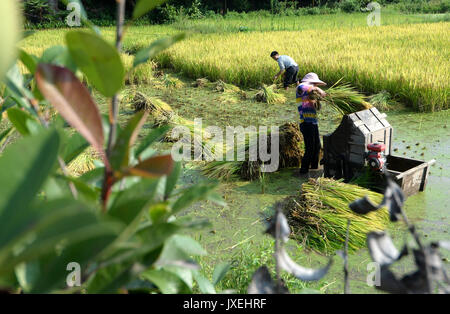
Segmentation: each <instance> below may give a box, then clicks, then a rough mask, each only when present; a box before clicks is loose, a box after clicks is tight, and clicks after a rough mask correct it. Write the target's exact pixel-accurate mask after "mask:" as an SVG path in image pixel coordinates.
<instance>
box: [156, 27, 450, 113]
mask: <svg viewBox="0 0 450 314" xmlns="http://www.w3.org/2000/svg"><path fill="white" fill-rule="evenodd" d="M449 26H450V23H447V22H442V23H433V24H414V25H390V26H381V27H372V28H369V27H361V28H353V29H351V30H349V29H345V28H344V29H332V30H321V31H320V32H319V31H316V30H308V31H303V32H265V33H259V32H251V33H231V34H207V35H194V36H192V37H191V38H189V39H187V40H184V41H182V42H180V43H178V44H176V45H175V46H174V47H173V48H171V49H169V50H167V51H166V52H164V53H162V54H161V55H159V56H158V58H157V59H158V61H159V62H160V63H161V65H162V66H170V67H172V68H175V69H176V70H180V71H183V73H185V74H187V75H189V76H191V77H193V78H199V77H207V78H208V79H209V80H212V81H216V80H219V79H221V80H223V81H225V82H227V83H232V84H235V85H238V86H241V87H258V86H261V84H262V83H266V84H269V83H271V80H272V75H273V74H274V73H276V72H277V70H278V67H277V64H276V62H274V61H273V60H272V59H271V58H270V57H269V54H270V52H271V51H272V50H274V49H276V50H278V51H279V52H280V53H282V54H287V55H290V56H292V57H293V58H294V59H295V60H296V61H297V63H299V67H300V76H302V75H304V74H306V73H308V72H316V73H317V74H318V75H319V76H320V77H321V79H322V80H324V81H325V82H327V83H328V85H332V84H333V83H335V82H337V81H338V80H339V79H341V78H342V77H344V80H345V81H346V82H349V83H350V84H352V85H353V86H355V87H356V88H357V89H358V90H360V91H364V92H366V93H377V92H380V91H383V90H385V91H387V92H389V93H390V94H391V95H392V96H393V97H396V99H398V100H399V101H400V102H402V103H404V104H406V105H408V106H411V107H414V108H415V109H416V110H420V111H436V110H441V109H448V107H449V95H450V87H449V82H450V72H449V71H448V65H449V60H450V55H449V50H448V47H449V46H450V37H449V36H448V31H449V30H450V27H449Z"/></svg>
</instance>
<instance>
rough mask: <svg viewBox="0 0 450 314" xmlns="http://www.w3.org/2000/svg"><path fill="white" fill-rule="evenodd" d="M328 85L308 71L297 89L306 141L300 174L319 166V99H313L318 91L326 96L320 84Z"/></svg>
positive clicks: (299, 110) (304, 139) (301, 122)
mask: <svg viewBox="0 0 450 314" xmlns="http://www.w3.org/2000/svg"><path fill="white" fill-rule="evenodd" d="M323 85H327V84H326V83H325V82H323V81H321V80H320V79H319V76H318V75H317V74H316V73H313V72H311V73H308V74H306V75H305V77H304V78H303V79H302V80H301V83H300V85H299V86H297V90H296V99H297V103H298V104H299V106H298V112H299V114H300V131H301V132H302V134H303V141H304V143H305V154H304V155H303V158H302V164H301V168H300V175H302V176H303V175H307V174H308V173H309V169H318V168H319V153H320V148H321V144H320V135H319V126H318V124H317V109H316V105H317V101H316V100H315V99H313V97H312V94H313V92H316V93H318V94H319V95H320V96H321V97H325V96H326V93H325V92H324V91H323V90H321V89H320V88H319V87H318V86H323Z"/></svg>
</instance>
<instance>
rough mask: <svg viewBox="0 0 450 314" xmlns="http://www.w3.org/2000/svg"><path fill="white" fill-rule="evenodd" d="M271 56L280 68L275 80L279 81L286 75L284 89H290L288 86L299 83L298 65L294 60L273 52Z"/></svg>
mask: <svg viewBox="0 0 450 314" xmlns="http://www.w3.org/2000/svg"><path fill="white" fill-rule="evenodd" d="M270 56H271V57H272V59H274V60H275V61H277V62H278V65H279V66H280V72H278V73H277V74H276V75H275V76H274V77H273V78H274V80H276V79H278V77H280V75H282V74H283V73H284V88H285V89H288V86H289V85H291V84H293V83H297V85H298V84H299V82H298V78H297V76H298V64H297V63H295V61H294V59H292V58H291V57H289V56H285V55H282V56H280V55H279V53H278V52H276V51H273V52H272V53H271V54H270Z"/></svg>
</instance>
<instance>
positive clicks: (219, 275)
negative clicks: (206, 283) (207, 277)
mask: <svg viewBox="0 0 450 314" xmlns="http://www.w3.org/2000/svg"><path fill="white" fill-rule="evenodd" d="M230 267H231V265H230V264H229V263H220V264H218V265H216V267H215V268H214V272H213V282H212V284H213V285H214V286H215V285H217V284H218V283H219V282H220V281H221V280H222V279H223V277H225V275H226V274H227V272H228V271H229V270H230Z"/></svg>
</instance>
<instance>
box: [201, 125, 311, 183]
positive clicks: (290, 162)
mask: <svg viewBox="0 0 450 314" xmlns="http://www.w3.org/2000/svg"><path fill="white" fill-rule="evenodd" d="M279 140H280V143H279V144H280V145H279V153H280V159H279V169H282V168H288V167H298V166H299V165H300V162H301V158H302V156H303V153H304V151H303V145H302V143H303V137H302V135H301V133H300V130H299V127H298V124H297V123H286V124H284V125H282V126H281V127H280V129H279ZM267 147H268V148H269V150H270V147H271V136H268V137H267ZM249 151H250V146H249V143H248V142H247V143H246V160H245V161H212V162H209V163H206V164H205V165H204V166H203V168H202V173H203V174H204V175H205V176H207V177H209V178H216V179H222V180H228V179H230V178H234V177H240V178H241V179H244V180H255V179H258V178H259V177H260V174H261V164H262V162H261V161H260V160H258V161H250V160H248V159H249V157H248V155H249V154H248V152H249ZM224 159H225V158H224Z"/></svg>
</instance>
